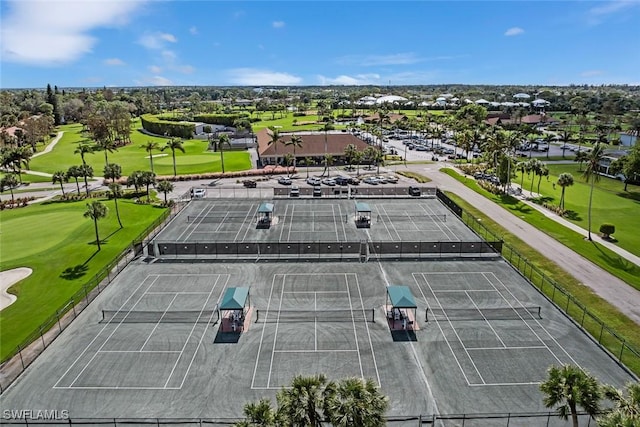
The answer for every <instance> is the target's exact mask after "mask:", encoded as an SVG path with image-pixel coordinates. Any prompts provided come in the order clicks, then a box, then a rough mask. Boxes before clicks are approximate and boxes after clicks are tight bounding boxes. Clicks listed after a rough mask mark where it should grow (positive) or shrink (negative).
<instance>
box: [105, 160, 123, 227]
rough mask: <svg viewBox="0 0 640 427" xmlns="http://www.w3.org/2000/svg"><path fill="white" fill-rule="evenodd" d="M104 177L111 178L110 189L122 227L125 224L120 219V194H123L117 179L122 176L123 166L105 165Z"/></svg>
mask: <svg viewBox="0 0 640 427" xmlns="http://www.w3.org/2000/svg"><path fill="white" fill-rule="evenodd" d="M104 177H105V179H110V180H111V184H109V189H110V190H111V193H112V194H113V202H114V204H115V207H116V217H117V218H118V224H119V225H120V228H122V227H123V225H122V221H121V220H120V210H119V209H118V196H120V195H121V194H122V186H121V185H120V184H118V183H117V180H119V179H120V178H122V168H121V167H120V165H118V164H116V163H109V164H107V165H106V166H105V167H104Z"/></svg>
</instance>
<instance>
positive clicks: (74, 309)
mask: <svg viewBox="0 0 640 427" xmlns="http://www.w3.org/2000/svg"><path fill="white" fill-rule="evenodd" d="M69 304H71V309H72V310H73V318H74V319H75V318H76V317H78V315H77V314H76V303H75V301H73V298H71V300H69Z"/></svg>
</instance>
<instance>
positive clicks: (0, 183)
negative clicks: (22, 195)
mask: <svg viewBox="0 0 640 427" xmlns="http://www.w3.org/2000/svg"><path fill="white" fill-rule="evenodd" d="M18 185H19V182H18V178H16V175H15V174H13V173H8V174H6V175H5V176H3V177H2V179H0V191H4V190H5V189H7V188H8V189H9V191H10V192H11V204H12V205H13V204H15V203H16V199H15V197H14V195H13V189H14V188H16V187H17V186H18Z"/></svg>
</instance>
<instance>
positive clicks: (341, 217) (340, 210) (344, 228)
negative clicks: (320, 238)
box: [338, 205, 348, 241]
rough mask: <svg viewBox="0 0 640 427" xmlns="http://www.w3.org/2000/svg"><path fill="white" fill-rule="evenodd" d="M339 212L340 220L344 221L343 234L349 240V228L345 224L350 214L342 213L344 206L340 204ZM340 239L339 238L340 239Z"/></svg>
mask: <svg viewBox="0 0 640 427" xmlns="http://www.w3.org/2000/svg"><path fill="white" fill-rule="evenodd" d="M338 212H340V222H341V223H342V235H343V236H344V240H345V241H346V240H347V228H346V226H345V224H346V218H347V215H348V214H346V213H345V214H343V213H342V206H340V205H338ZM338 240H339V239H338Z"/></svg>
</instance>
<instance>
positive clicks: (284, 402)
mask: <svg viewBox="0 0 640 427" xmlns="http://www.w3.org/2000/svg"><path fill="white" fill-rule="evenodd" d="M326 385H327V378H326V377H325V376H324V375H322V374H319V375H314V376H311V377H303V376H296V377H294V378H293V380H292V382H291V387H290V388H283V389H282V390H280V391H279V392H278V394H277V395H276V399H277V401H278V413H279V415H280V416H282V417H284V419H285V420H287V425H290V426H300V427H303V426H304V427H320V426H321V425H322V420H323V415H322V408H323V407H324V400H325V393H324V390H325V386H326Z"/></svg>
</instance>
